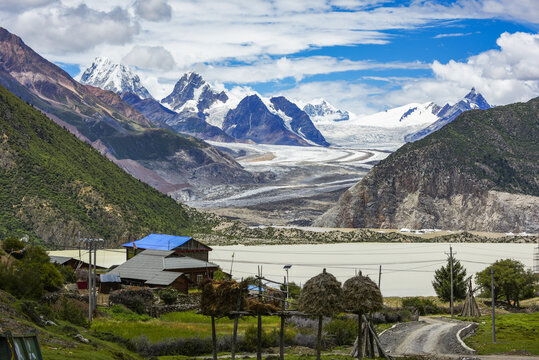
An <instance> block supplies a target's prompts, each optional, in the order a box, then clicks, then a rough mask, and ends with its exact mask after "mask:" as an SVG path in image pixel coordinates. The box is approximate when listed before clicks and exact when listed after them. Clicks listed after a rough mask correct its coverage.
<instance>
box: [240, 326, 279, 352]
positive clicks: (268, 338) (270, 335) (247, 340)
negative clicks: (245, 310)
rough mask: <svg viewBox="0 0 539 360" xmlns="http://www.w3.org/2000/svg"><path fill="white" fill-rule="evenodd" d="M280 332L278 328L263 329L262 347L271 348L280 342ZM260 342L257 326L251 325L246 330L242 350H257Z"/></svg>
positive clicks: (241, 345)
mask: <svg viewBox="0 0 539 360" xmlns="http://www.w3.org/2000/svg"><path fill="white" fill-rule="evenodd" d="M278 339H279V333H278V332H277V331H276V330H273V331H264V330H263V329H262V347H263V348H269V347H272V346H276V345H277V344H278ZM257 344H258V332H257V328H256V327H255V326H249V327H248V328H247V329H246V330H245V335H244V336H243V341H242V342H241V344H240V346H239V348H240V350H242V351H249V352H253V351H256V349H257Z"/></svg>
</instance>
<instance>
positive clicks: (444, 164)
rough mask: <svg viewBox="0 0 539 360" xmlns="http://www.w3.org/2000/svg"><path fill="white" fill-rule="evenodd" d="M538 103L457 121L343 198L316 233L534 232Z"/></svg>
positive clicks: (538, 206)
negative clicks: (323, 229)
mask: <svg viewBox="0 0 539 360" xmlns="http://www.w3.org/2000/svg"><path fill="white" fill-rule="evenodd" d="M538 125H539V98H536V99H533V100H530V101H529V102H528V103H518V104H512V105H508V106H503V107H498V108H494V109H490V110H486V111H481V110H475V111H470V112H466V113H464V114H462V115H461V116H459V117H458V118H457V119H456V120H455V121H453V122H452V123H451V124H449V125H447V126H445V127H444V128H443V129H440V130H439V131H438V132H436V133H434V134H432V135H430V136H428V137H426V138H425V139H422V140H420V141H418V142H416V143H413V144H407V145H405V146H403V147H402V148H400V149H399V150H398V151H397V152H395V153H393V154H392V155H391V156H389V157H388V158H387V159H385V160H384V161H382V162H380V163H379V164H377V165H376V166H375V167H373V169H372V170H371V171H370V172H369V173H368V174H367V176H365V178H363V179H362V180H361V182H359V183H358V184H356V185H354V186H353V187H352V188H350V189H349V190H347V191H346V192H345V193H344V194H343V195H342V196H341V198H340V199H339V201H338V203H337V204H336V206H335V207H333V208H332V209H330V210H329V211H328V212H326V213H325V214H324V215H322V216H321V217H320V218H318V219H317V220H316V221H315V225H317V226H327V227H368V228H371V227H372V228H401V227H408V228H416V229H417V228H443V229H452V230H461V229H465V230H478V231H500V232H506V231H513V232H514V231H527V232H537V231H539V222H538V220H537V219H539V197H538V196H539V175H538V174H539V147H538V146H537V140H536V139H537V138H538V136H539V131H538V128H539V126H538Z"/></svg>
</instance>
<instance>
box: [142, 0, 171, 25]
mask: <svg viewBox="0 0 539 360" xmlns="http://www.w3.org/2000/svg"><path fill="white" fill-rule="evenodd" d="M135 13H136V14H137V15H138V16H140V17H141V18H143V19H144V20H148V21H168V20H170V18H171V15H172V8H171V7H170V5H169V4H168V3H167V1H166V0H137V1H135Z"/></svg>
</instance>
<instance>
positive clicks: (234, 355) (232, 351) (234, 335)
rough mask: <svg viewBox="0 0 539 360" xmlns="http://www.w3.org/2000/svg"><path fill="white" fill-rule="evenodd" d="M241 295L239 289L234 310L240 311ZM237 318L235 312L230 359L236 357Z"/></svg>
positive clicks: (238, 316)
mask: <svg viewBox="0 0 539 360" xmlns="http://www.w3.org/2000/svg"><path fill="white" fill-rule="evenodd" d="M241 281H242V282H243V278H242V279H241ZM241 297H242V293H241V291H240V293H239V294H238V300H237V302H236V311H240V307H241ZM239 318H240V315H239V314H236V316H234V331H233V332H232V349H230V357H231V358H232V360H235V359H236V342H237V339H238V321H239Z"/></svg>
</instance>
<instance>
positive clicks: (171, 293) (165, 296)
mask: <svg viewBox="0 0 539 360" xmlns="http://www.w3.org/2000/svg"><path fill="white" fill-rule="evenodd" d="M158 295H159V298H160V299H161V301H163V302H164V303H165V304H167V305H172V304H174V303H175V302H176V300H177V299H178V292H177V291H176V290H174V289H173V288H170V287H168V288H166V289H161V290H159V292H158Z"/></svg>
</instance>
